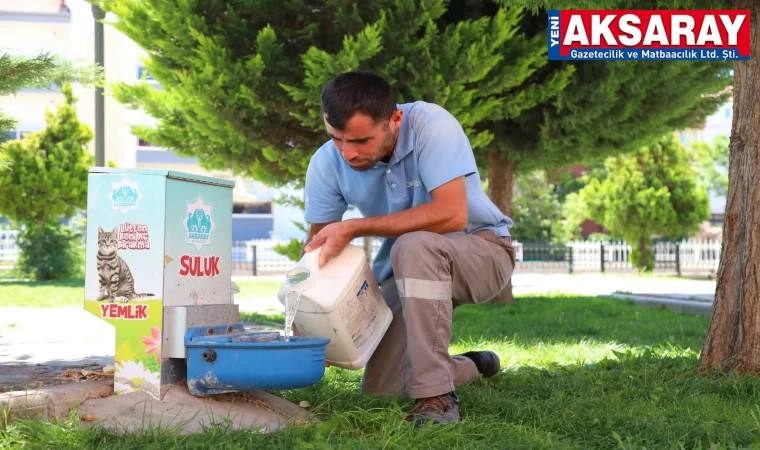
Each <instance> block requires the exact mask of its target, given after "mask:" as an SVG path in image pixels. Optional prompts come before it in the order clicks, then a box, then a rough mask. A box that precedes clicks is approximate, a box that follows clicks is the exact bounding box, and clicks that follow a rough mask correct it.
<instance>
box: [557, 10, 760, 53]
mask: <svg viewBox="0 0 760 450" xmlns="http://www.w3.org/2000/svg"><path fill="white" fill-rule="evenodd" d="M548 46H549V55H548V56H549V60H587V61H608V60H659V61H667V60H672V61H676V60H732V61H734V60H748V59H750V12H749V10H727V11H718V10H713V11H680V10H667V11H655V10H629V11H626V10H594V11H574V10H551V11H549V27H548Z"/></svg>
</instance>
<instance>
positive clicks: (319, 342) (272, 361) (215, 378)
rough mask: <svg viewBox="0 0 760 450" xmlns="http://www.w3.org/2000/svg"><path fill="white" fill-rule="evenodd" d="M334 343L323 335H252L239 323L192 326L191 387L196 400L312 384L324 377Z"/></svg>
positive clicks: (188, 338)
mask: <svg viewBox="0 0 760 450" xmlns="http://www.w3.org/2000/svg"><path fill="white" fill-rule="evenodd" d="M329 343H330V339H328V338H321V337H309V336H291V337H289V338H287V339H286V338H285V337H283V336H281V335H280V334H279V333H262V332H249V331H245V328H243V325H242V324H239V323H237V324H229V325H220V326H213V327H199V328H189V329H188V330H187V333H185V348H186V350H187V353H186V354H187V386H188V389H189V391H190V393H191V394H193V395H195V396H205V395H211V394H222V393H226V392H240V391H248V390H254V389H259V390H279V389H298V388H303V387H307V386H311V385H313V384H314V383H316V382H318V381H319V380H321V379H322V377H323V376H324V374H325V346H326V345H327V344H329Z"/></svg>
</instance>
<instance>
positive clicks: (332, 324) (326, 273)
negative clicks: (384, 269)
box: [277, 245, 393, 370]
mask: <svg viewBox="0 0 760 450" xmlns="http://www.w3.org/2000/svg"><path fill="white" fill-rule="evenodd" d="M320 251H321V248H320V249H317V250H314V251H312V252H308V253H306V254H304V256H303V258H301V261H299V262H298V264H296V268H302V267H305V268H306V269H308V271H303V270H300V272H302V273H299V274H298V275H297V279H298V281H299V283H298V285H297V286H296V287H294V288H293V290H294V292H293V293H291V294H290V295H294V294H295V292H296V291H298V290H299V289H300V292H301V297H300V300H299V303H298V308H297V312H296V315H295V321H294V323H295V325H296V327H297V328H298V331H299V333H300V334H301V335H303V336H321V337H327V338H330V343H329V344H327V347H325V360H326V361H327V362H329V363H330V364H331V365H333V366H337V367H342V368H344V369H351V370H357V369H361V368H363V367H364V366H365V365H366V364H367V360H369V358H370V356H372V353H373V352H374V351H375V349H376V348H377V346H378V344H379V343H380V340H381V339H382V338H383V335H384V334H385V332H386V331H387V330H388V327H389V326H390V324H391V320H392V319H393V313H392V312H391V310H390V308H388V305H387V304H386V303H385V300H384V299H383V296H382V295H381V293H380V288H379V286H378V284H377V282H376V281H375V276H374V274H373V273H372V270H371V269H370V266H369V264H368V263H367V258H366V256H365V253H364V250H362V249H361V248H359V247H356V246H354V245H348V246H347V247H346V248H345V249H344V250H343V252H341V254H340V255H338V256H336V257H335V258H333V259H331V260H330V261H329V262H328V263H327V264H325V266H324V267H322V268H321V269H320V268H319V253H320ZM294 270H296V269H294ZM296 271H297V270H296ZM287 295H288V285H287V282H286V283H285V284H284V285H283V286H282V287H281V288H280V291H279V292H278V293H277V297H278V298H279V300H280V303H282V304H283V305H285V299H286V296H287Z"/></svg>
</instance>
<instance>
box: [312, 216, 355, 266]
mask: <svg viewBox="0 0 760 450" xmlns="http://www.w3.org/2000/svg"><path fill="white" fill-rule="evenodd" d="M355 237H356V235H355V233H354V229H353V226H352V225H351V222H350V221H346V222H335V223H331V224H329V225H327V226H325V227H324V228H322V229H321V230H320V231H319V233H317V234H316V235H315V236H314V238H313V239H312V240H311V241H310V242H309V243H308V244H307V245H306V247H304V250H305V251H307V252H311V251H314V250H316V249H318V248H320V247H322V251H321V252H320V254H319V268H320V269H321V268H322V267H324V265H325V264H327V261H329V260H330V259H332V258H333V257H335V256H338V255H340V252H342V251H343V249H345V248H346V246H347V245H348V244H349V242H351V239H353V238H355Z"/></svg>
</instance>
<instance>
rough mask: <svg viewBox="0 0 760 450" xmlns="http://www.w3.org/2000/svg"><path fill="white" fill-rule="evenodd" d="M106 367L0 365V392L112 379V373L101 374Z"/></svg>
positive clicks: (93, 364) (98, 365)
mask: <svg viewBox="0 0 760 450" xmlns="http://www.w3.org/2000/svg"><path fill="white" fill-rule="evenodd" d="M105 367H107V365H102V364H98V363H87V364H72V365H48V364H23V365H22V364H10V365H5V364H3V365H0V392H9V391H17V390H25V389H28V390H32V389H39V388H41V387H45V386H59V385H62V384H67V383H80V382H82V381H97V380H107V379H111V380H112V379H113V373H110V374H107V373H103V369H104V368H105Z"/></svg>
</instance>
